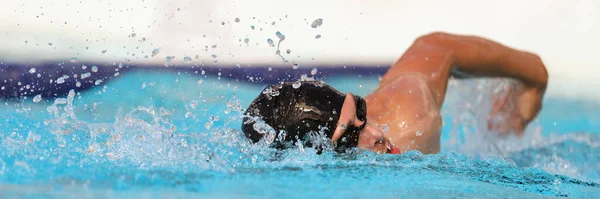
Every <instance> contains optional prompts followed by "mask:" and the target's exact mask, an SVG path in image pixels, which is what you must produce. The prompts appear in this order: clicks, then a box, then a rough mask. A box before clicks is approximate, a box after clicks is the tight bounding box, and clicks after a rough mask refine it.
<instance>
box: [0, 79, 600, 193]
mask: <svg viewBox="0 0 600 199" xmlns="http://www.w3.org/2000/svg"><path fill="white" fill-rule="evenodd" d="M324 80H325V81H326V82H327V83H329V84H331V85H333V86H334V87H336V88H338V89H339V90H341V91H343V92H349V91H351V92H353V93H356V94H359V95H363V96H364V95H365V94H367V93H369V91H371V90H373V89H374V88H375V87H376V86H377V84H378V77H377V76H357V75H345V76H336V77H335V78H325V79H324ZM243 82H244V81H239V80H238V81H236V80H231V79H226V78H219V77H216V76H203V75H199V74H193V75H191V74H187V73H177V72H172V73H165V72H164V71H163V72H150V71H145V70H134V71H129V72H127V73H123V74H121V75H120V76H119V78H116V79H114V80H112V81H107V82H103V83H100V84H99V85H97V86H95V87H93V88H92V89H90V90H86V91H81V92H72V93H71V94H69V95H68V96H64V97H63V98H57V99H55V98H52V99H50V98H42V99H41V101H40V102H37V103H35V102H33V99H32V97H28V98H26V99H21V100H8V101H5V102H2V103H1V104H0V118H1V119H0V132H1V133H0V143H1V144H0V198H21V197H32V198H114V197H125V198H171V197H172V198H192V197H201V198H307V197H315V198H338V197H339V198H375V197H385V198H397V197H406V198H553V197H557V196H559V197H560V196H562V197H573V198H600V185H599V184H598V183H600V163H599V160H600V148H599V147H600V134H599V131H598V130H600V113H598V111H597V110H600V109H598V108H600V105H598V104H595V103H591V102H585V101H577V100H567V99H561V98H556V97H548V98H546V100H545V107H544V109H543V111H542V112H541V115H540V116H539V119H537V120H536V121H535V122H534V123H533V124H532V125H531V126H530V128H529V129H528V130H527V134H526V135H525V136H524V137H523V138H521V139H517V138H514V137H499V136H496V135H495V134H494V133H492V132H487V131H486V130H485V128H484V126H485V123H484V122H483V121H485V119H482V118H485V117H486V115H485V113H486V108H485V107H487V106H486V105H489V104H488V101H487V99H489V98H488V97H487V96H488V94H489V90H492V88H495V86H497V85H499V84H501V81H479V80H470V81H466V82H452V83H451V84H450V87H449V92H450V93H449V95H448V99H447V101H446V102H445V105H444V109H443V117H444V129H443V137H442V149H443V150H442V151H443V152H442V153H440V154H437V155H423V154H420V153H419V152H417V151H411V152H407V153H405V154H403V155H399V156H398V155H378V154H373V153H370V152H364V151H357V153H354V154H336V153H334V152H325V153H323V154H322V155H316V154H315V150H314V149H311V148H296V149H290V150H285V151H277V150H274V149H270V148H268V147H266V146H262V145H260V144H256V145H253V144H249V143H248V142H247V140H246V139H245V138H244V136H243V135H241V133H240V128H239V127H240V125H241V121H240V115H241V111H242V109H243V108H245V107H246V106H247V105H248V103H250V101H252V99H253V98H254V97H256V96H257V95H258V93H259V92H260V91H261V89H262V88H263V85H262V84H250V83H243ZM479 91H481V93H480V92H479Z"/></svg>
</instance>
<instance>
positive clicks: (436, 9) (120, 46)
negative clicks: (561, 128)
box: [0, 0, 600, 100]
mask: <svg viewBox="0 0 600 199" xmlns="http://www.w3.org/2000/svg"><path fill="white" fill-rule="evenodd" d="M598 10H600V1H594V0H573V1H564V0H563V1H560V0H531V1H520V0H503V1H480V0H459V1H432V0H424V1H403V0H370V1H356V0H331V1H323V0H302V1H283V0H279V1H278V0H252V1H249V0H234V1H218V0H198V1H195V0H173V1H167V0H98V1H80V0H63V1H38V0H23V1H8V0H6V1H0V35H1V36H0V60H3V61H18V62H36V61H48V60H55V61H61V60H64V61H68V60H69V59H70V58H71V57H76V58H78V59H79V60H82V61H85V60H95V61H98V60H101V61H105V62H109V63H112V62H128V61H131V62H132V63H134V64H144V63H158V64H163V63H164V62H165V57H166V56H175V59H174V61H172V63H171V64H176V63H181V62H183V57H184V56H190V57H191V58H193V61H192V63H198V62H202V63H204V64H214V63H213V61H214V60H217V62H218V65H233V64H243V65H246V64H280V65H282V66H285V67H291V65H292V64H291V63H287V64H284V63H282V60H281V58H279V57H278V56H277V55H275V48H273V47H269V45H268V44H267V39H269V38H271V39H273V40H274V42H275V43H277V41H278V38H277V37H276V35H275V32H277V31H280V32H281V33H283V34H284V35H285V36H286V39H285V40H284V41H283V42H282V43H281V52H282V54H283V55H284V57H285V58H286V59H287V60H289V61H290V62H294V63H298V64H299V65H300V67H303V66H309V65H315V64H324V63H336V64H370V65H373V64H382V65H389V64H391V63H393V62H394V61H395V59H397V58H398V57H399V56H400V54H401V53H402V52H403V51H404V50H405V49H406V48H407V47H408V45H409V44H410V43H411V42H412V40H413V39H414V38H415V37H417V36H419V35H422V34H425V33H428V32H432V31H438V30H441V31H447V32H453V33H461V34H473V35H480V36H483V37H487V38H491V39H494V40H496V41H499V42H501V43H503V44H505V45H508V46H511V47H515V48H519V49H524V50H528V51H532V52H535V53H538V54H539V55H541V56H542V58H543V60H544V62H545V63H546V64H547V66H548V68H549V72H550V75H551V85H550V89H549V91H548V92H549V93H550V94H551V95H559V96H567V97H578V98H582V97H587V98H589V99H593V100H599V99H600V82H599V81H596V79H597V78H596V76H597V75H600V69H598V68H599V67H600V65H599V63H600V61H599V60H598V58H599V57H600V56H598V55H599V53H598V52H599V50H598V48H599V47H600V39H599V38H598V37H599V35H600V28H599V26H598V25H600V24H599V23H598V19H599V17H600V16H599V15H598V14H597V12H598ZM235 18H239V19H240V22H239V23H236V22H235ZM317 18H322V19H323V25H322V26H321V27H319V28H311V27H310V23H311V22H312V21H313V20H315V19H317ZM222 22H224V23H225V24H224V25H222V24H221V23H222ZM273 22H275V24H274V25H272V23H273ZM250 26H255V29H254V30H251V28H250ZM132 33H135V36H134V37H132ZM317 34H320V35H321V36H322V37H321V38H320V39H315V36H316V35H317ZM142 38H145V41H142V40H143V39H142ZM246 38H248V40H249V42H248V44H246V43H245V42H244V39H246ZM25 41H27V42H25ZM49 43H52V45H49ZM212 45H216V48H212V47H211V46H212ZM205 46H208V49H206V48H205ZM155 48H159V49H160V53H159V54H158V55H156V56H155V57H151V52H152V50H153V49H155ZM287 49H290V50H291V53H290V54H287V53H285V52H286V50H287ZM103 50H106V53H105V54H102V53H101V52H102V51H103ZM213 54H214V55H215V56H216V58H212V55H213ZM196 55H198V59H196V58H195V57H196ZM145 56H149V57H148V58H145Z"/></svg>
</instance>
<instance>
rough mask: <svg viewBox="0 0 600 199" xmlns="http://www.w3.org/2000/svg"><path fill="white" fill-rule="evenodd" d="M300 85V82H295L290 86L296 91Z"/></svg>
mask: <svg viewBox="0 0 600 199" xmlns="http://www.w3.org/2000/svg"><path fill="white" fill-rule="evenodd" d="M301 85H302V82H300V81H296V82H294V84H292V87H293V88H295V89H297V88H300V86H301Z"/></svg>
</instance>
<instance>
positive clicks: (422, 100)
mask: <svg viewBox="0 0 600 199" xmlns="http://www.w3.org/2000/svg"><path fill="white" fill-rule="evenodd" d="M367 98H369V99H375V100H376V101H379V102H380V103H384V104H385V105H386V106H387V108H395V107H398V106H400V107H406V108H408V107H411V108H410V109H413V111H411V112H422V113H423V112H427V113H433V114H435V113H437V112H439V108H440V106H439V105H438V104H437V101H436V100H435V98H434V97H433V94H432V91H431V87H430V86H429V83H428V79H427V77H425V76H424V75H423V74H421V73H402V74H399V75H396V76H394V79H393V80H388V81H382V83H381V84H380V85H379V87H378V88H377V89H376V90H375V91H374V92H373V93H372V94H371V95H369V96H367Z"/></svg>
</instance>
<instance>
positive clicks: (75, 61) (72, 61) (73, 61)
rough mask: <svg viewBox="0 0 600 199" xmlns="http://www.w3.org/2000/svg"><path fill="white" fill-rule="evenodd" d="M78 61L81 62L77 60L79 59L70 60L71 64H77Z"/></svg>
mask: <svg viewBox="0 0 600 199" xmlns="http://www.w3.org/2000/svg"><path fill="white" fill-rule="evenodd" d="M77 61H79V60H78V59H77V57H71V60H70V62H71V63H77Z"/></svg>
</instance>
